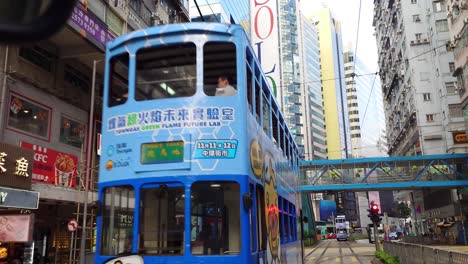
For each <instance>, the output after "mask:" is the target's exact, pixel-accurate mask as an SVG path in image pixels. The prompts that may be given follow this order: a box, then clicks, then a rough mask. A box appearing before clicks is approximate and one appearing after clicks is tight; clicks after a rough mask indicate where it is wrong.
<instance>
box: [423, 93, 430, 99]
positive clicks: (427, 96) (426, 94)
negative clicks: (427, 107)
mask: <svg viewBox="0 0 468 264" xmlns="http://www.w3.org/2000/svg"><path fill="white" fill-rule="evenodd" d="M423 98H424V101H431V94H430V93H423Z"/></svg>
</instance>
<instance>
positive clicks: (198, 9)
mask: <svg viewBox="0 0 468 264" xmlns="http://www.w3.org/2000/svg"><path fill="white" fill-rule="evenodd" d="M185 1H188V0H185ZM188 2H189V7H190V12H189V14H190V18H191V22H202V21H204V22H219V23H228V24H239V25H241V26H242V27H243V28H244V30H245V32H246V34H247V36H249V37H250V31H251V26H250V25H251V21H250V3H249V1H247V0H238V1H229V0H214V1H213V0H197V1H188Z"/></svg>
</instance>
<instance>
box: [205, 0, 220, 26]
mask: <svg viewBox="0 0 468 264" xmlns="http://www.w3.org/2000/svg"><path fill="white" fill-rule="evenodd" d="M206 4H207V5H208V7H209V8H210V10H211V14H213V16H214V17H215V18H216V20H218V22H219V23H221V19H220V18H218V17H217V16H216V14H215V13H214V11H213V9H212V8H211V5H210V2H209V0H206Z"/></svg>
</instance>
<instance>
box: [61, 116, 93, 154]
mask: <svg viewBox="0 0 468 264" xmlns="http://www.w3.org/2000/svg"><path fill="white" fill-rule="evenodd" d="M85 128H86V126H85V125H84V124H83V123H80V122H77V121H74V120H72V119H71V118H69V117H67V116H62V118H61V120H60V139H59V140H60V142H62V143H64V144H67V145H70V146H72V147H75V148H81V147H82V146H81V144H82V143H83V142H84V138H85V133H86V129H85Z"/></svg>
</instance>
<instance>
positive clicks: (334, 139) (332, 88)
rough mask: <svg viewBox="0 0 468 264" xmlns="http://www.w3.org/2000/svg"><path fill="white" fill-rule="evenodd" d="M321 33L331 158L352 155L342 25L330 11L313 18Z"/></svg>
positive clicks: (328, 148)
mask: <svg viewBox="0 0 468 264" xmlns="http://www.w3.org/2000/svg"><path fill="white" fill-rule="evenodd" d="M311 19H312V21H313V22H314V24H315V25H316V27H317V29H318V32H319V45H320V61H321V77H322V78H321V81H322V87H323V102H324V113H325V125H326V135H327V154H328V158H329V159H340V158H347V157H349V155H350V154H351V142H350V135H349V121H348V120H349V119H348V117H347V115H348V110H347V108H348V107H347V103H346V84H345V79H344V78H343V77H344V60H343V44H342V40H341V29H340V23H339V21H338V20H336V19H335V18H334V17H333V16H332V14H331V11H330V9H329V8H323V9H322V10H320V11H318V12H316V13H313V15H312V17H311Z"/></svg>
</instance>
